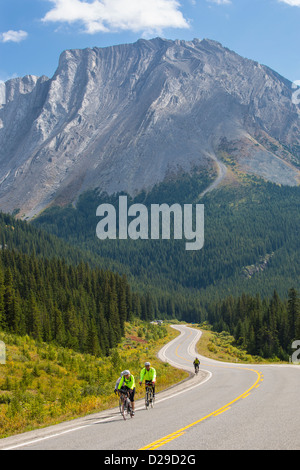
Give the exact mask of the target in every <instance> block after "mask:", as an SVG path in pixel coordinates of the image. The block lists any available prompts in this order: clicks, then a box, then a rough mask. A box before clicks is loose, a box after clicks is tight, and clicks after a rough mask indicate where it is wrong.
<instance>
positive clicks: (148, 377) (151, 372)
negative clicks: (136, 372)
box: [139, 362, 156, 398]
mask: <svg viewBox="0 0 300 470" xmlns="http://www.w3.org/2000/svg"><path fill="white" fill-rule="evenodd" d="M144 379H145V385H152V388H153V398H155V384H156V370H155V369H154V367H151V364H150V362H145V367H143V369H142V370H141V373H140V381H139V384H140V385H142V383H143V380H144Z"/></svg>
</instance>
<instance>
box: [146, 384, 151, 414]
mask: <svg viewBox="0 0 300 470" xmlns="http://www.w3.org/2000/svg"><path fill="white" fill-rule="evenodd" d="M149 404H150V401H149V387H147V388H146V395H145V407H146V410H148V408H149Z"/></svg>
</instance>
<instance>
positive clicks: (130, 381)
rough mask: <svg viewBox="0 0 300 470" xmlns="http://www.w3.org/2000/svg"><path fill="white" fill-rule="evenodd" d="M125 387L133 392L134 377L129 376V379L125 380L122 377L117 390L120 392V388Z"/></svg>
mask: <svg viewBox="0 0 300 470" xmlns="http://www.w3.org/2000/svg"><path fill="white" fill-rule="evenodd" d="M124 385H125V386H126V387H128V388H130V389H131V390H133V389H134V388H135V380H134V377H133V375H130V377H129V379H126V377H125V376H123V377H122V378H121V380H120V383H119V385H118V390H120V388H122V386H124Z"/></svg>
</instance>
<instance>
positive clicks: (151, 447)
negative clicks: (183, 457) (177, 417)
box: [140, 346, 262, 450]
mask: <svg viewBox="0 0 300 470" xmlns="http://www.w3.org/2000/svg"><path fill="white" fill-rule="evenodd" d="M178 347H179V346H178ZM178 347H177V349H176V355H177V356H178V354H177V350H178ZM179 357H180V356H179ZM182 359H184V358H182ZM186 360H187V359H186ZM189 362H190V361H189ZM218 367H222V366H221V365H220V366H218ZM223 367H225V368H230V369H242V370H248V371H251V372H255V373H256V374H257V379H256V381H255V383H254V384H253V385H252V386H251V387H250V388H249V389H248V390H246V391H245V392H243V393H242V394H241V395H239V396H238V397H237V398H235V399H234V400H232V401H231V402H229V403H227V404H226V405H224V406H222V407H221V408H219V409H218V410H215V411H213V412H212V413H210V414H208V415H206V416H204V417H203V418H200V419H198V420H197V421H195V422H194V423H191V424H189V425H187V426H185V427H183V428H181V429H179V430H178V431H175V432H173V433H171V434H168V435H167V436H164V437H162V438H161V439H158V440H157V441H154V442H152V443H151V444H148V445H146V446H145V447H142V448H141V449H140V450H154V449H158V448H159V447H162V446H163V445H165V444H167V443H168V442H170V441H173V440H174V439H177V438H178V437H180V436H182V435H183V434H185V433H186V431H187V430H188V429H190V428H192V427H194V426H196V425H197V424H199V423H201V422H203V421H205V420H206V419H208V418H210V417H212V416H217V415H219V414H221V413H223V412H225V411H227V410H228V409H229V408H230V407H231V405H233V403H236V402H237V401H238V400H241V399H243V398H246V396H248V395H249V394H250V392H251V390H253V389H254V388H257V384H258V382H260V381H261V380H262V375H261V374H260V372H258V371H257V370H255V369H248V368H244V367H226V366H223Z"/></svg>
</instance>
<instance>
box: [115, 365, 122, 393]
mask: <svg viewBox="0 0 300 470" xmlns="http://www.w3.org/2000/svg"><path fill="white" fill-rule="evenodd" d="M123 375H124V370H123V372H121V374H120V377H119V378H118V380H117V381H116V385H115V390H114V391H115V394H117V392H118V386H119V383H120V381H121V378H122V377H123Z"/></svg>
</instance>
